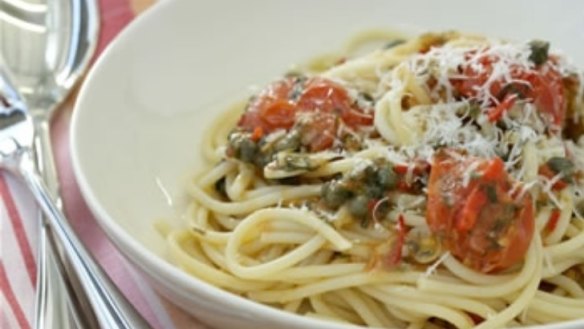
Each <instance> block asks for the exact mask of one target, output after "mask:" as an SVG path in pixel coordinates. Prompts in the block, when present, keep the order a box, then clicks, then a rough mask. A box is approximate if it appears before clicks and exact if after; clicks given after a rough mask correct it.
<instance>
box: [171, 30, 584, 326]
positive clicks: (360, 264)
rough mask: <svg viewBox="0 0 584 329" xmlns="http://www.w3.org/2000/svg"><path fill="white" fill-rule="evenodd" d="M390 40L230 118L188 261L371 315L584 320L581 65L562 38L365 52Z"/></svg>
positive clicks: (276, 90) (296, 297)
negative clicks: (553, 46) (559, 42)
mask: <svg viewBox="0 0 584 329" xmlns="http://www.w3.org/2000/svg"><path fill="white" fill-rule="evenodd" d="M384 36H385V35H384V34H383V33H380V32H376V33H375V34H363V35H361V36H360V37H359V40H357V41H355V40H353V41H351V42H350V43H349V44H348V46H347V49H346V51H344V52H343V53H342V54H340V55H327V56H322V57H320V58H318V60H317V61H313V62H311V63H309V64H308V65H306V66H304V67H303V68H301V69H299V70H297V72H294V73H290V74H288V75H286V76H285V77H284V78H282V79H280V80H278V81H276V82H274V83H272V84H271V85H269V86H268V87H266V88H265V89H264V90H262V91H261V92H260V93H258V94H257V95H254V96H253V97H252V98H251V99H250V100H249V101H248V102H246V103H245V104H238V105H237V106H235V107H234V108H233V109H232V110H230V111H228V112H227V113H226V114H225V115H224V116H223V117H221V118H219V120H217V122H216V124H214V125H213V126H212V127H211V129H210V132H209V133H208V134H207V135H206V139H205V142H204V149H203V151H204V155H205V157H206V158H207V159H208V161H209V162H210V164H211V165H212V167H211V168H210V169H208V170H207V171H205V172H204V173H203V174H201V175H200V176H198V177H196V179H194V180H193V182H192V184H191V185H189V193H190V195H191V196H192V198H193V202H192V204H191V206H190V208H189V210H188V215H187V218H188V220H189V223H188V225H185V228H181V229H177V230H174V231H171V232H170V233H168V235H167V239H168V243H169V250H170V254H171V257H172V259H173V260H174V261H175V262H176V264H178V265H179V266H180V267H181V268H183V269H184V270H185V271H187V272H189V273H191V274H192V275H194V276H196V277H198V278H200V279H202V280H204V281H207V282H209V283H211V284H213V285H215V286H218V287H221V288H223V289H226V290H229V291H231V292H233V293H236V294H239V295H241V296H244V297H246V298H249V299H252V300H254V301H258V302H261V303H264V304H267V305H271V306H274V307H277V308H281V309H283V310H285V311H288V312H294V313H298V314H302V315H305V316H310V317H317V318H323V319H329V320H332V321H339V322H347V323H352V324H358V325H364V326H371V327H387V328H412V329H413V328H443V327H446V328H471V327H475V326H476V328H481V329H487V328H501V327H513V326H527V325H535V324H543V323H550V322H560V321H566V320H571V319H578V318H584V253H583V252H582V250H584V220H583V218H582V211H583V210H584V195H583V193H582V192H583V189H582V188H583V186H584V176H583V175H582V173H583V170H584V139H582V138H581V136H582V134H583V133H584V121H583V120H584V118H583V117H582V116H581V114H582V111H583V105H582V88H583V84H582V81H583V80H582V78H581V75H580V73H579V71H578V70H577V69H575V68H574V67H573V65H572V64H570V62H569V61H568V60H567V59H566V58H565V57H563V56H561V55H560V54H558V53H555V52H553V51H551V50H550V49H549V44H548V43H546V42H542V41H532V42H529V43H520V44H514V43H509V42H505V41H500V40H490V39H486V38H484V37H480V36H469V35H463V34H460V33H457V32H447V33H430V34H424V35H421V36H419V37H416V38H411V39H409V40H395V39H394V40H392V41H391V42H389V43H387V44H385V45H383V46H381V47H380V48H378V49H375V50H373V52H370V53H368V54H365V55H360V56H354V55H353V54H355V53H357V52H358V49H359V48H360V46H361V45H362V44H363V42H362V41H364V42H370V41H378V40H379V39H380V37H381V39H382V37H384ZM392 37H393V36H392Z"/></svg>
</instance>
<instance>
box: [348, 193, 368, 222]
mask: <svg viewBox="0 0 584 329" xmlns="http://www.w3.org/2000/svg"><path fill="white" fill-rule="evenodd" d="M368 203H369V198H367V197H366V196H364V195H358V196H356V197H354V198H353V199H351V201H350V202H349V212H350V213H351V215H353V216H355V217H360V218H363V217H365V216H367V212H368V207H367V206H368Z"/></svg>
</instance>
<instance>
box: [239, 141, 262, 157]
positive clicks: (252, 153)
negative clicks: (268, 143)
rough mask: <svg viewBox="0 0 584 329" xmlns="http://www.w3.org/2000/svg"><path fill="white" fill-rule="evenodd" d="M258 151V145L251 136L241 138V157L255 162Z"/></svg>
mask: <svg viewBox="0 0 584 329" xmlns="http://www.w3.org/2000/svg"><path fill="white" fill-rule="evenodd" d="M257 153H258V145H257V144H256V143H254V142H253V141H252V140H251V139H249V138H243V139H241V141H240V143H239V159H241V161H244V162H254V160H255V157H256V155H257Z"/></svg>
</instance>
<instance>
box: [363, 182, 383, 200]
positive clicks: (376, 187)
mask: <svg viewBox="0 0 584 329" xmlns="http://www.w3.org/2000/svg"><path fill="white" fill-rule="evenodd" d="M364 189H365V194H366V195H367V196H368V197H370V198H372V199H379V198H381V197H383V195H384V194H385V189H384V188H383V186H381V185H380V184H379V183H378V182H374V183H369V184H367V185H365V186H364Z"/></svg>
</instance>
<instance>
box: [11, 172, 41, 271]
mask: <svg viewBox="0 0 584 329" xmlns="http://www.w3.org/2000/svg"><path fill="white" fill-rule="evenodd" d="M4 177H5V179H6V184H7V185H8V188H9V190H10V192H11V194H12V200H14V204H15V205H16V209H17V211H18V213H19V214H20V218H21V219H22V226H23V227H24V231H25V233H26V237H27V240H28V243H29V244H30V249H31V250H32V255H33V257H34V259H35V262H36V259H37V256H38V255H37V252H36V251H37V250H38V238H37V237H38V232H39V224H38V214H39V210H38V207H37V204H36V202H35V201H34V199H33V197H32V195H31V194H30V192H29V190H28V189H27V188H26V187H25V186H24V184H22V182H21V181H20V180H18V179H16V178H15V177H13V176H12V175H4Z"/></svg>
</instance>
